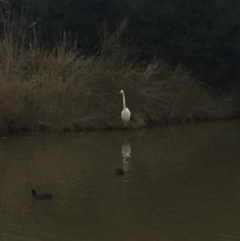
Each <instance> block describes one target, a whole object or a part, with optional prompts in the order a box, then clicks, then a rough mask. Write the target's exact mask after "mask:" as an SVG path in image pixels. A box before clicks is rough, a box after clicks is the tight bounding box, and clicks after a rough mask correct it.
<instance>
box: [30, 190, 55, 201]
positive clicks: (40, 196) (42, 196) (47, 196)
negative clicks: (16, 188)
mask: <svg viewBox="0 0 240 241" xmlns="http://www.w3.org/2000/svg"><path fill="white" fill-rule="evenodd" d="M30 193H31V194H32V196H33V198H35V199H38V200H45V199H52V197H53V195H52V194H50V193H44V194H37V192H36V190H35V189H32V190H31V191H30Z"/></svg>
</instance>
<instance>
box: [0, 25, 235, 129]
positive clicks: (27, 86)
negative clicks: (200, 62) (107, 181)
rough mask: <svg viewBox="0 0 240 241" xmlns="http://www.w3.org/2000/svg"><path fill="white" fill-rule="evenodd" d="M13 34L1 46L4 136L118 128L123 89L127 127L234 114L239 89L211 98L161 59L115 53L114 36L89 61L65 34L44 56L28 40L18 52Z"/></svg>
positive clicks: (0, 111) (0, 113) (124, 51)
mask: <svg viewBox="0 0 240 241" xmlns="http://www.w3.org/2000/svg"><path fill="white" fill-rule="evenodd" d="M123 24H124V23H123ZM121 28H123V26H120V30H121ZM116 31H119V29H118V30H116ZM13 33H14V31H11V32H10V33H8V32H6V33H5V34H4V37H3V39H1V42H0V63H1V64H0V130H1V132H2V133H12V132H17V131H23V130H25V131H30V130H66V131H67V130H69V131H82V130H88V129H104V128H111V129H116V128H121V127H122V122H121V118H120V112H121V109H122V99H121V96H120V95H119V94H118V93H119V91H120V90H121V89H124V90H125V93H126V100H127V106H128V107H129V109H130V110H131V112H132V118H131V121H130V124H129V128H133V129H137V128H140V127H144V126H148V125H152V124H159V123H171V122H185V121H196V120H206V119H208V120H211V119H222V118H230V117H233V116H238V115H239V114H240V111H239V102H240V101H239V96H240V94H239V89H236V88H235V90H234V91H229V92H228V93H225V94H223V93H222V92H220V94H219V93H218V94H216V92H213V93H214V94H213V93H211V91H209V90H208V89H207V88H206V87H205V86H204V85H202V84H201V83H199V82H198V81H197V80H196V79H195V78H193V77H192V76H191V75H190V73H189V72H188V71H186V70H185V69H184V68H182V67H181V65H178V66H177V67H176V69H175V70H171V69H170V68H169V66H168V65H167V64H166V63H165V62H164V61H155V62H152V63H149V64H147V65H144V67H143V65H137V64H134V61H131V58H132V56H134V52H135V50H130V48H128V47H120V45H119V42H118V36H119V35H120V34H119V33H118V32H115V33H114V34H112V35H110V36H107V37H105V39H103V48H102V51H101V53H99V54H98V55H95V56H92V57H85V56H84V55H83V54H80V53H79V52H78V51H77V50H76V48H75V47H74V46H73V47H72V48H71V49H69V48H68V47H67V40H66V36H65V35H64V36H63V39H62V41H61V42H60V43H59V44H57V45H56V48H55V49H53V50H52V51H46V50H45V49H44V48H39V47H36V45H35V44H34V42H33V43H31V42H29V45H28V48H26V47H23V45H21V44H19V40H18V39H19V38H17V36H16V35H14V34H13ZM18 36H19V35H18Z"/></svg>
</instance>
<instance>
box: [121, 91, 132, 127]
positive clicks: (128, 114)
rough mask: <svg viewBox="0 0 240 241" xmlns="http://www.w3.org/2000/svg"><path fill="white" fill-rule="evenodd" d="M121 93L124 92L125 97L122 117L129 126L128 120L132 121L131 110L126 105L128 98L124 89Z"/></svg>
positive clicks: (125, 124) (123, 96)
mask: <svg viewBox="0 0 240 241" xmlns="http://www.w3.org/2000/svg"><path fill="white" fill-rule="evenodd" d="M119 94H122V98H123V110H122V112H121V117H122V121H123V124H124V126H127V124H128V122H129V121H130V118H131V112H130V110H129V109H128V108H127V107H126V99H125V94H124V91H123V90H121V91H120V93H119Z"/></svg>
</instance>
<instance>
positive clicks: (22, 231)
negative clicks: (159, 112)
mask: <svg viewBox="0 0 240 241" xmlns="http://www.w3.org/2000/svg"><path fill="white" fill-rule="evenodd" d="M239 143H240V122H239V121H226V122H215V123H205V124H191V125H186V126H183V125H181V126H174V127H170V126H169V127H161V128H154V129H150V130H142V131H116V132H94V133H82V134H74V135H73V134H68V135H67V136H65V135H64V134H62V135H40V136H39V135H33V136H28V135H25V136H17V137H8V138H6V139H2V140H0V240H3V241H23V240H24V241H62V240H67V241H95V240H97V241H108V240H109V241H118V240H121V241H122V240H128V241H135V240H137V241H141V240H142V241H146V240H151V241H154V240H157V241H158V240H159V241H188V240H189V241H213V240H216V241H226V240H228V241H229V240H240V229H239V226H240V219H239V216H240V191H239V186H240V175H239V174H240V148H239ZM118 167H120V168H123V169H124V170H125V175H124V176H117V175H115V174H114V173H113V171H114V170H115V169H116V168H118ZM32 188H35V189H36V190H37V191H39V192H41V193H44V192H50V193H51V194H53V199H52V200H44V201H39V200H35V199H33V198H32V196H31V194H30V193H29V191H30V190H31V189H32Z"/></svg>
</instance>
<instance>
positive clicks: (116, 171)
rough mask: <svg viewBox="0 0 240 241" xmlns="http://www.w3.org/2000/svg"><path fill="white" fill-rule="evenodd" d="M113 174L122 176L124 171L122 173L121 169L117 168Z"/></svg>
mask: <svg viewBox="0 0 240 241" xmlns="http://www.w3.org/2000/svg"><path fill="white" fill-rule="evenodd" d="M114 173H115V174H117V175H124V171H123V169H121V168H117V169H116V170H115V171H114Z"/></svg>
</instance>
